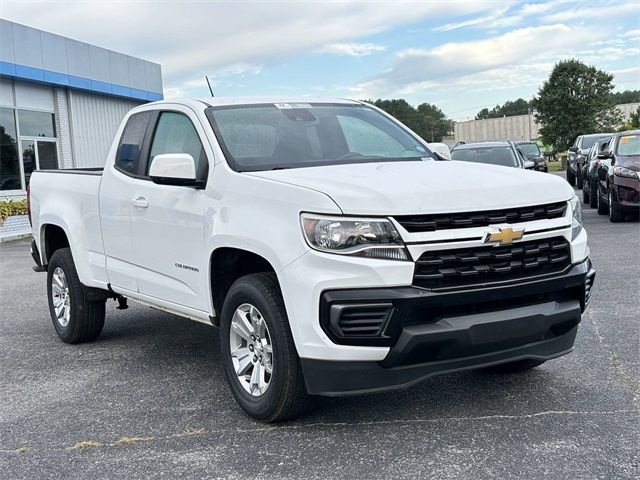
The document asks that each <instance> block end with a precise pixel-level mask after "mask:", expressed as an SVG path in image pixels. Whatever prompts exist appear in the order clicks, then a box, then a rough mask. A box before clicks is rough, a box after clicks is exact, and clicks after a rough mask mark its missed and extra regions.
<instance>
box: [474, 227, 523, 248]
mask: <svg viewBox="0 0 640 480" xmlns="http://www.w3.org/2000/svg"><path fill="white" fill-rule="evenodd" d="M498 228H499V229H500V231H499V232H489V233H487V237H486V238H485V240H484V241H485V243H486V242H498V243H499V244H500V245H511V244H512V243H513V241H514V240H520V239H521V238H522V235H524V228H521V229H518V230H514V229H513V228H511V227H498Z"/></svg>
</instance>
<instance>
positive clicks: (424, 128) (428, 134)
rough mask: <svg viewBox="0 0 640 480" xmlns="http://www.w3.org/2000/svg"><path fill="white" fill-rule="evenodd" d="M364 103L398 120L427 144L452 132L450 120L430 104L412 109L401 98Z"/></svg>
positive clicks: (438, 140) (422, 104)
mask: <svg viewBox="0 0 640 480" xmlns="http://www.w3.org/2000/svg"><path fill="white" fill-rule="evenodd" d="M366 101H367V102H368V103H371V104H372V105H375V106H376V107H378V108H380V109H382V110H384V111H385V112H387V113H388V114H389V115H391V116H393V117H395V118H397V119H398V120H400V121H401V122H402V123H404V124H405V125H406V126H407V127H409V128H410V129H411V130H413V131H414V132H416V133H417V134H418V135H420V137H422V138H424V139H425V140H426V141H427V142H441V141H442V138H443V137H445V136H447V135H449V133H450V132H451V130H452V125H453V122H452V120H449V119H448V118H447V116H446V115H445V114H444V113H443V111H442V110H440V109H439V108H438V107H436V106H435V105H432V104H430V103H421V104H420V105H418V106H417V107H413V106H412V105H410V104H409V102H407V101H406V100H405V99H403V98H397V99H392V100H382V99H378V100H366Z"/></svg>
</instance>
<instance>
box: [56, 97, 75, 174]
mask: <svg viewBox="0 0 640 480" xmlns="http://www.w3.org/2000/svg"><path fill="white" fill-rule="evenodd" d="M53 107H54V111H55V120H56V134H57V136H58V166H59V167H60V168H72V167H73V157H72V152H71V126H70V125H69V109H68V106H67V91H66V90H65V89H64V88H54V89H53Z"/></svg>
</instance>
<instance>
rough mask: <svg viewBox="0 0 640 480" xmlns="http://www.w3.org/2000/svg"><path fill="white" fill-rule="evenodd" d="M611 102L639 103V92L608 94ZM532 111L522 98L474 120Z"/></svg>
mask: <svg viewBox="0 0 640 480" xmlns="http://www.w3.org/2000/svg"><path fill="white" fill-rule="evenodd" d="M610 96H611V100H612V101H613V103H614V104H615V105H620V104H622V103H636V102H640V90H625V91H623V92H612V93H610ZM531 110H533V106H532V102H528V101H527V100H525V99H524V98H518V99H517V100H507V101H506V102H504V103H503V104H502V105H496V106H495V107H493V108H492V109H488V108H483V109H482V110H480V111H479V112H478V113H477V114H476V118H475V119H476V120H485V119H487V118H500V117H512V116H514V115H526V114H527V113H530V112H531Z"/></svg>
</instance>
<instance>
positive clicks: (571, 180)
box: [567, 164, 576, 186]
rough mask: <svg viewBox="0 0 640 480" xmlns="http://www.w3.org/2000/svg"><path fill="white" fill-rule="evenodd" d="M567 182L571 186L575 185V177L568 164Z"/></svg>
mask: <svg viewBox="0 0 640 480" xmlns="http://www.w3.org/2000/svg"><path fill="white" fill-rule="evenodd" d="M567 182H569V185H571V186H574V185H575V184H576V176H575V174H574V173H573V172H572V171H571V167H570V166H569V165H568V164H567Z"/></svg>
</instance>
